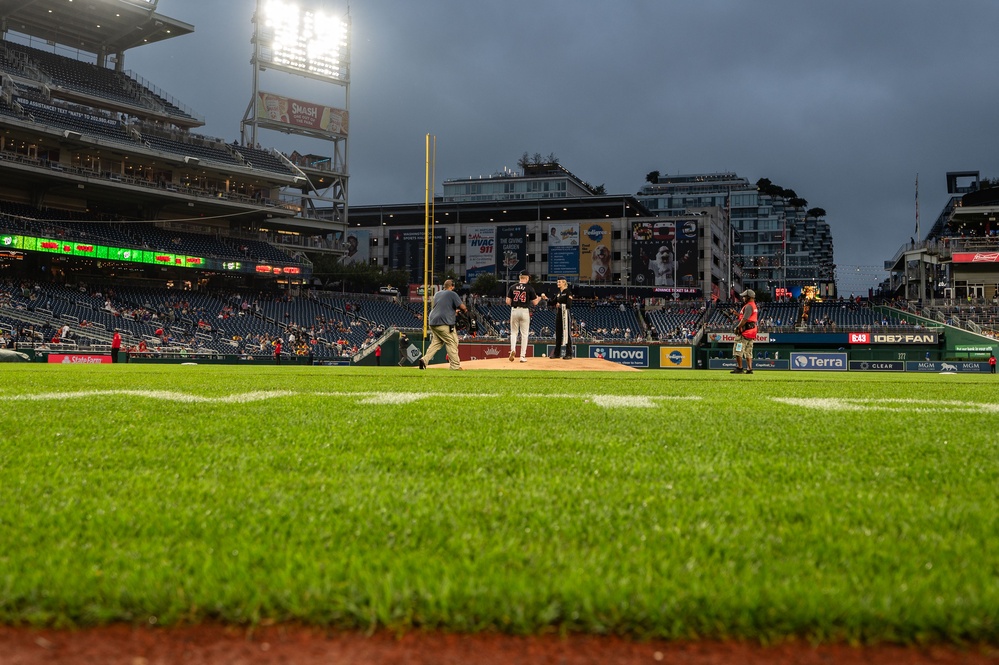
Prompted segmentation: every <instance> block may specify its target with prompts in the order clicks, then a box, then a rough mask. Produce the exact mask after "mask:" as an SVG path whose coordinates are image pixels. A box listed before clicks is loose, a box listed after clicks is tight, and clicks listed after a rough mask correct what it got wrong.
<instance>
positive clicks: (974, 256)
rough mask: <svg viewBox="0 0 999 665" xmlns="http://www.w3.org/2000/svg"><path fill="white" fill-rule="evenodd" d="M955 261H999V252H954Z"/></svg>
mask: <svg viewBox="0 0 999 665" xmlns="http://www.w3.org/2000/svg"><path fill="white" fill-rule="evenodd" d="M951 260H952V261H953V262H954V263H999V252H954V254H953V255H952V256H951Z"/></svg>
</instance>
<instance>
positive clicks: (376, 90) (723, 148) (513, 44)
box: [125, 0, 999, 292]
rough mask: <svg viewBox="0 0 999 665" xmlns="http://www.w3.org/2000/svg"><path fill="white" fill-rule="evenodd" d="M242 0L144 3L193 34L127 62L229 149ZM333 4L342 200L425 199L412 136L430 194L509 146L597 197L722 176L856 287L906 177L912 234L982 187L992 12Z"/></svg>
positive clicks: (954, 3) (770, 1) (728, 5)
mask: <svg viewBox="0 0 999 665" xmlns="http://www.w3.org/2000/svg"><path fill="white" fill-rule="evenodd" d="M313 6H315V5H313ZM319 6H320V7H322V8H325V9H328V10H339V9H342V8H345V7H346V4H344V3H337V2H332V1H326V2H320V3H319ZM254 7H255V1H254V0H211V2H208V1H207V0H159V7H158V11H159V12H160V13H162V14H165V15H166V16H169V17H172V18H176V19H179V20H182V21H186V22H188V23H191V24H193V25H194V26H195V32H194V34H192V35H188V36H185V37H181V38H178V39H174V40H169V41H167V42H164V43H160V44H154V45H151V46H148V47H144V48H139V49H136V50H134V51H130V52H129V53H128V54H126V62H125V65H126V68H128V69H132V70H133V71H135V72H136V73H138V74H140V75H142V76H144V77H145V78H146V79H148V80H150V81H151V82H153V83H154V84H156V85H157V86H159V87H160V88H162V89H163V90H165V91H166V92H168V93H170V94H171V95H173V96H174V97H175V98H177V99H179V100H180V101H182V102H184V103H185V104H186V105H187V106H189V107H191V108H192V109H194V110H195V111H197V112H199V113H201V114H202V115H203V116H204V117H205V119H206V122H207V124H206V126H205V127H204V128H203V129H202V130H199V131H202V132H203V133H206V134H209V135H212V136H220V137H222V138H225V139H227V140H230V141H231V140H232V139H234V138H236V137H237V136H238V133H239V123H240V120H241V119H242V117H243V114H244V112H245V110H246V107H247V104H248V103H249V101H250V96H251V92H252V68H251V66H250V64H249V60H250V56H251V54H252V46H251V44H250V36H251V35H252V32H253V26H252V24H251V22H250V18H251V16H252V14H253V10H254ZM349 11H350V16H351V20H352V28H353V29H352V35H353V36H352V50H351V58H352V69H351V86H350V112H351V117H350V140H349V151H350V152H349V167H350V181H349V182H350V184H349V187H350V189H349V201H350V204H352V205H367V204H376V203H413V202H421V201H423V183H424V137H425V135H426V134H427V133H430V134H434V135H436V137H437V169H436V181H437V188H436V189H437V192H438V193H439V192H440V191H441V187H440V182H441V181H442V180H444V179H449V178H458V177H466V176H479V175H489V174H491V173H494V172H496V171H499V170H501V169H502V168H503V167H504V166H506V167H510V168H515V167H516V162H517V160H518V158H519V157H520V156H521V155H522V154H523V153H524V152H525V151H526V152H528V153H531V154H534V153H541V154H543V155H548V154H550V153H554V154H555V155H556V156H557V157H558V158H559V160H560V162H561V164H562V165H563V166H565V167H566V168H568V169H569V170H570V171H572V172H573V173H575V174H576V175H577V176H579V177H580V178H582V179H583V180H585V181H587V182H589V183H591V184H593V185H601V184H602V185H604V186H605V187H606V190H607V192H608V193H611V194H634V193H636V192H637V191H638V190H639V188H640V187H641V186H642V184H643V183H644V179H645V174H647V173H648V172H649V171H653V170H658V171H660V172H662V173H664V174H665V173H671V174H675V173H695V172H720V171H734V172H736V173H738V174H739V175H740V176H743V177H746V178H748V179H749V180H750V182H755V181H756V180H757V179H759V178H763V177H765V178H770V179H771V180H772V181H773V182H774V183H775V184H778V185H780V186H782V187H785V188H790V189H794V190H795V191H796V192H797V193H798V195H799V196H801V197H803V198H805V199H806V200H807V201H808V204H809V206H810V207H816V206H817V207H821V208H824V209H825V210H826V211H827V213H828V214H827V219H828V221H829V223H830V225H831V226H832V231H833V242H834V245H835V252H836V263H837V264H838V266H839V267H840V278H841V279H840V289H841V291H842V292H851V291H854V290H856V291H858V292H859V290H861V289H862V288H866V287H867V286H868V285H873V283H874V282H875V281H877V280H878V279H880V278H881V277H882V276H883V275H884V273H883V270H882V269H881V267H882V265H883V262H884V260H885V259H889V258H891V257H892V255H893V254H894V253H895V251H896V250H897V249H898V247H899V246H900V245H901V244H902V243H903V242H907V241H908V240H909V237H910V236H912V235H914V231H915V180H916V175H917V173H918V175H919V201H920V212H921V214H920V217H921V219H922V225H921V226H922V230H923V233H924V234H925V233H926V231H927V230H928V229H929V227H930V226H931V225H932V223H933V221H934V220H935V219H936V217H937V215H938V214H939V212H940V210H941V208H942V206H943V205H944V203H945V202H946V198H947V196H946V183H945V174H946V172H947V171H953V170H978V171H981V173H982V176H983V177H996V176H997V175H999V165H997V161H999V150H997V129H996V125H997V117H999V79H997V76H996V69H997V63H999V39H997V38H996V32H995V31H996V26H999V2H996V0H947V1H946V2H943V1H941V0H833V1H826V2H821V1H819V0H615V1H613V2H611V1H603V2H595V1H592V0H530V1H528V0H504V1H502V2H481V1H477V0H429V1H425V2H410V1H404V0H354V1H353V2H351V3H350V6H349ZM261 88H262V89H265V90H268V91H270V92H277V93H279V94H286V95H290V96H298V97H299V98H301V99H305V100H308V101H314V102H320V103H328V104H330V105H332V106H338V105H342V103H343V99H342V90H337V89H335V88H330V87H327V88H326V89H323V88H319V87H317V86H315V85H314V84H313V83H310V82H307V81H305V80H304V79H299V78H298V77H291V76H288V75H280V74H275V73H266V72H265V73H264V74H263V75H262V79H261ZM258 140H259V141H260V143H262V144H263V145H264V146H266V147H275V148H278V149H282V150H285V151H288V152H290V150H292V149H295V148H299V149H301V148H302V147H305V148H309V147H312V148H313V149H316V146H317V144H315V143H313V144H308V143H306V144H302V143H300V139H297V138H294V137H289V136H287V135H284V134H278V133H273V132H262V133H261V135H259V136H258ZM319 145H320V146H321V145H322V144H319ZM317 151H318V150H317Z"/></svg>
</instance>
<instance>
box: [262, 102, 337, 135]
mask: <svg viewBox="0 0 999 665" xmlns="http://www.w3.org/2000/svg"><path fill="white" fill-rule="evenodd" d="M256 115H257V120H258V121H261V122H266V123H268V124H273V125H285V126H287V127H288V128H289V129H292V128H297V129H308V130H311V131H314V132H324V133H327V134H334V135H338V136H346V135H347V124H348V121H347V118H348V113H347V111H346V110H344V109H338V108H334V107H332V106H324V105H322V104H313V103H312V102H303V101H301V100H299V99H291V98H290V97H282V96H281V95H275V94H273V93H270V92H262V91H260V92H258V93H257V104H256Z"/></svg>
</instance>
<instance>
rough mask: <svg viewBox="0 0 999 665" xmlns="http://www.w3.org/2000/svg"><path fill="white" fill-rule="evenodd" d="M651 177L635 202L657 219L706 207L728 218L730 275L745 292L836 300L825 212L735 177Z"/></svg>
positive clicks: (701, 175) (830, 234)
mask: <svg viewBox="0 0 999 665" xmlns="http://www.w3.org/2000/svg"><path fill="white" fill-rule="evenodd" d="M649 175H650V178H651V181H650V182H647V183H646V184H645V185H644V186H642V188H641V189H640V190H639V192H638V200H639V201H641V202H642V203H643V204H644V205H645V207H646V208H647V209H648V210H649V211H650V212H651V213H652V214H654V215H655V216H657V217H661V218H666V219H671V218H676V217H682V216H684V215H686V214H688V211H690V210H692V209H696V208H708V207H715V208H720V209H723V210H725V211H726V212H727V213H728V215H730V218H731V225H732V229H733V232H734V233H735V238H734V243H733V246H734V248H735V256H734V258H733V264H734V269H735V270H736V272H737V273H741V279H742V283H743V285H744V286H745V287H748V288H751V289H753V290H754V291H756V292H757V293H758V294H769V295H770V296H771V297H775V298H776V297H778V296H783V295H792V296H795V297H797V296H800V295H801V293H802V291H803V290H808V289H809V288H811V289H813V290H814V293H816V294H817V295H819V296H820V297H822V298H831V297H835V296H836V295H837V289H836V280H835V270H836V266H835V264H834V261H833V240H832V232H831V230H830V227H829V224H828V222H827V221H826V220H825V218H824V212H823V214H818V215H816V214H813V212H814V211H816V210H817V209H812V210H808V211H806V210H805V205H803V203H804V202H803V201H802V200H801V199H798V198H797V197H796V196H793V195H782V194H779V193H772V192H769V191H768V190H766V189H763V188H760V187H758V186H757V185H756V184H750V182H749V180H748V179H746V178H744V177H741V176H739V175H737V174H735V173H730V172H728V173H693V174H680V175H659V174H658V173H653V174H649ZM778 191H779V190H778ZM792 194H793V193H792ZM820 212H822V211H820Z"/></svg>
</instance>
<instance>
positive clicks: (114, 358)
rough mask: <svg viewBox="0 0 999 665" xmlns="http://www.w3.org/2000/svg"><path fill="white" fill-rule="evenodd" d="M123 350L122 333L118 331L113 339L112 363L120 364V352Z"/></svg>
mask: <svg viewBox="0 0 999 665" xmlns="http://www.w3.org/2000/svg"><path fill="white" fill-rule="evenodd" d="M120 350H121V333H119V332H118V331H117V330H115V331H114V337H112V338H111V362H113V363H116V362H118V351H120Z"/></svg>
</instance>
